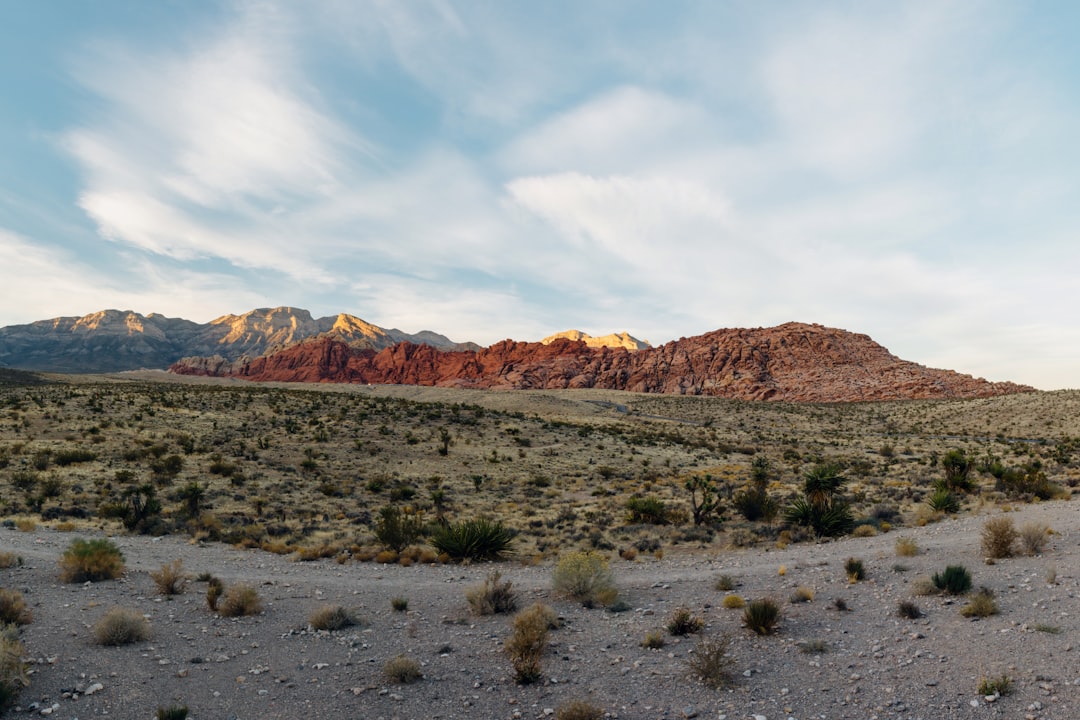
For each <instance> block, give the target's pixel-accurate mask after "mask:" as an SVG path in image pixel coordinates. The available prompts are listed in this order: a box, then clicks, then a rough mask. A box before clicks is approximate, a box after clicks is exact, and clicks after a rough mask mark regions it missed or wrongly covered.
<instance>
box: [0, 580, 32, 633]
mask: <svg viewBox="0 0 1080 720" xmlns="http://www.w3.org/2000/svg"><path fill="white" fill-rule="evenodd" d="M33 621H34V615H33V613H31V612H30V610H29V608H27V607H26V601H25V600H23V596H22V593H21V592H19V591H18V590H7V589H5V588H0V625H28V624H30V623H31V622H33Z"/></svg>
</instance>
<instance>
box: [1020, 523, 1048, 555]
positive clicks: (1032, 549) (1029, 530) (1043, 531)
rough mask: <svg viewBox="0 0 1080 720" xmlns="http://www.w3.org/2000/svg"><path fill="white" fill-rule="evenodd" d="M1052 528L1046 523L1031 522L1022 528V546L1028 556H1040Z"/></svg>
mask: <svg viewBox="0 0 1080 720" xmlns="http://www.w3.org/2000/svg"><path fill="white" fill-rule="evenodd" d="M1049 537H1050V528H1049V526H1047V525H1046V523H1040V522H1030V523H1025V524H1024V525H1022V526H1021V527H1020V544H1021V545H1022V546H1023V548H1024V552H1025V553H1026V554H1028V555H1039V554H1040V553H1042V551H1043V549H1044V548H1045V547H1046V542H1047V540H1048V539H1049Z"/></svg>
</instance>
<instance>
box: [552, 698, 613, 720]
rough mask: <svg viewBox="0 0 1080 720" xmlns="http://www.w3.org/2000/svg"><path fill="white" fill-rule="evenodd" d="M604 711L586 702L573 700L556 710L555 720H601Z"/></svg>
mask: <svg viewBox="0 0 1080 720" xmlns="http://www.w3.org/2000/svg"><path fill="white" fill-rule="evenodd" d="M602 717H604V711H603V710H601V709H600V708H598V707H596V706H595V705H593V704H591V703H587V702H585V701H584V700H571V701H570V702H568V703H565V704H563V705H560V706H559V707H558V708H557V709H556V710H555V720H600V718H602Z"/></svg>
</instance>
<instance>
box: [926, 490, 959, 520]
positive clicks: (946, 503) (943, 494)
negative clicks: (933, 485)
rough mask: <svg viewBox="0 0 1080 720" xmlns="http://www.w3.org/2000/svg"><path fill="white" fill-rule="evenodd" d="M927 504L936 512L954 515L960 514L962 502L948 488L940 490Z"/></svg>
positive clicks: (931, 495)
mask: <svg viewBox="0 0 1080 720" xmlns="http://www.w3.org/2000/svg"><path fill="white" fill-rule="evenodd" d="M926 504H927V505H929V506H930V509H931V510H934V511H935V512H943V513H946V514H948V515H952V514H955V513H958V512H960V500H959V499H958V498H957V497H956V495H953V493H952V491H951V490H949V489H948V488H938V489H937V490H935V491H934V492H932V493H931V494H930V497H929V498H927V500H926Z"/></svg>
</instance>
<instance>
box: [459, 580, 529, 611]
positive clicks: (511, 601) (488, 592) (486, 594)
mask: <svg viewBox="0 0 1080 720" xmlns="http://www.w3.org/2000/svg"><path fill="white" fill-rule="evenodd" d="M465 599H466V600H468V601H469V607H471V608H472V611H473V612H474V613H476V614H477V615H496V614H499V613H508V612H513V611H514V610H516V609H517V593H516V592H514V590H513V583H511V582H510V581H509V580H507V581H506V582H502V574H501V573H498V572H493V573H491V574H490V575H488V576H487V579H485V580H484V584H483V585H477V586H475V587H472V588H469V589H468V590H466V591H465Z"/></svg>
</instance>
